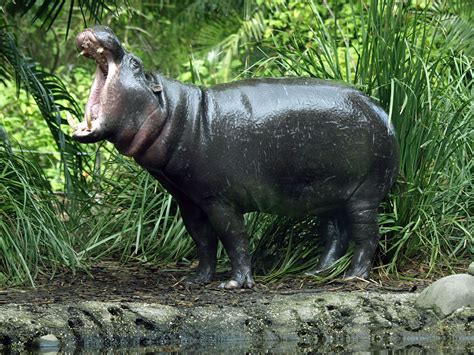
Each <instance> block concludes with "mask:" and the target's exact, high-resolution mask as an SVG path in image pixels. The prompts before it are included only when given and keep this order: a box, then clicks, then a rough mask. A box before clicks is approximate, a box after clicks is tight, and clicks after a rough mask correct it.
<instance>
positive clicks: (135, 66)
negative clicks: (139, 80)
mask: <svg viewBox="0 0 474 355" xmlns="http://www.w3.org/2000/svg"><path fill="white" fill-rule="evenodd" d="M130 68H132V70H133V71H139V70H140V62H139V61H138V60H136V59H135V58H130Z"/></svg>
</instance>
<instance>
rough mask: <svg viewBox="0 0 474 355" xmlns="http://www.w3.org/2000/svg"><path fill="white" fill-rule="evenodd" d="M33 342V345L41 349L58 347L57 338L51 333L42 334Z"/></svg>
mask: <svg viewBox="0 0 474 355" xmlns="http://www.w3.org/2000/svg"><path fill="white" fill-rule="evenodd" d="M33 344H34V345H35V347H37V348H41V349H46V348H47V349H49V350H53V349H59V340H58V338H56V336H54V335H53V334H47V335H43V336H42V337H40V338H38V339H36V340H35V341H34V342H33Z"/></svg>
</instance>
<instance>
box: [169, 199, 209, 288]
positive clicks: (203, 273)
mask: <svg viewBox="0 0 474 355" xmlns="http://www.w3.org/2000/svg"><path fill="white" fill-rule="evenodd" d="M178 204H179V209H180V211H181V217H182V218H183V222H184V225H185V226H186V229H187V230H188V232H189V234H190V235H191V238H192V239H193V240H194V242H195V243H196V248H197V252H198V257H199V265H198V267H197V268H196V272H195V274H194V275H192V276H190V277H188V278H187V279H186V281H187V282H192V283H206V282H209V281H211V279H212V277H213V276H214V272H215V269H216V253H217V236H216V233H215V231H214V228H213V227H212V225H211V223H210V222H209V219H208V218H207V215H206V214H205V213H204V211H203V210H202V209H200V208H199V207H198V206H196V205H194V204H193V203H192V202H189V201H180V202H179V203H178Z"/></svg>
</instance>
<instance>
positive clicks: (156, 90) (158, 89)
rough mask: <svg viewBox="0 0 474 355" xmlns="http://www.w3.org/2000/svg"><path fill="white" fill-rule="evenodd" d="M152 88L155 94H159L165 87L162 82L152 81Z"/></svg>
mask: <svg viewBox="0 0 474 355" xmlns="http://www.w3.org/2000/svg"><path fill="white" fill-rule="evenodd" d="M150 89H151V91H153V92H154V93H155V94H159V93H160V92H162V91H163V87H162V86H161V85H160V84H157V83H151V84H150Z"/></svg>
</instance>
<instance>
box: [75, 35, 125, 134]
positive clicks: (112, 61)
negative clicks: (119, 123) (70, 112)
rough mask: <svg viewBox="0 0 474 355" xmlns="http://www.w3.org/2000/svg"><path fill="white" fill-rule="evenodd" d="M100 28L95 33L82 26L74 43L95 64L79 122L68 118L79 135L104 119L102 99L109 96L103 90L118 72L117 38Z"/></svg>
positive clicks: (88, 132)
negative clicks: (76, 122)
mask: <svg viewBox="0 0 474 355" xmlns="http://www.w3.org/2000/svg"><path fill="white" fill-rule="evenodd" d="M100 29H101V31H100V32H98V33H97V34H96V32H95V31H94V28H92V29H86V30H85V31H84V32H82V33H80V34H79V35H78V36H77V38H76V45H77V48H78V49H79V50H80V55H83V56H85V57H86V58H90V59H93V60H95V62H96V64H97V68H96V71H95V79H94V83H93V84H92V88H91V91H90V94H89V99H88V100H87V104H86V108H85V112H84V121H83V122H81V123H79V124H73V123H71V122H70V124H71V125H72V126H73V127H74V128H75V132H74V135H75V137H76V138H79V139H80V138H81V137H82V138H85V137H86V136H88V135H91V133H92V132H93V131H94V130H96V129H98V128H99V126H100V125H101V121H102V120H103V119H104V117H103V116H104V112H105V107H106V104H107V103H106V101H107V98H108V96H109V95H108V94H107V92H108V89H109V87H110V86H111V82H112V81H113V80H114V77H115V76H116V75H117V74H118V64H117V63H116V61H118V62H119V61H120V59H121V54H122V53H123V52H122V51H123V50H122V48H121V47H120V44H117V42H118V40H117V42H115V41H111V40H110V35H109V34H108V33H107V31H104V30H103V29H102V28H100ZM104 35H105V37H104ZM113 36H114V38H113V39H115V35H113ZM118 47H119V48H118ZM118 49H119V50H118ZM117 54H119V55H117ZM116 57H118V58H116Z"/></svg>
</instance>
